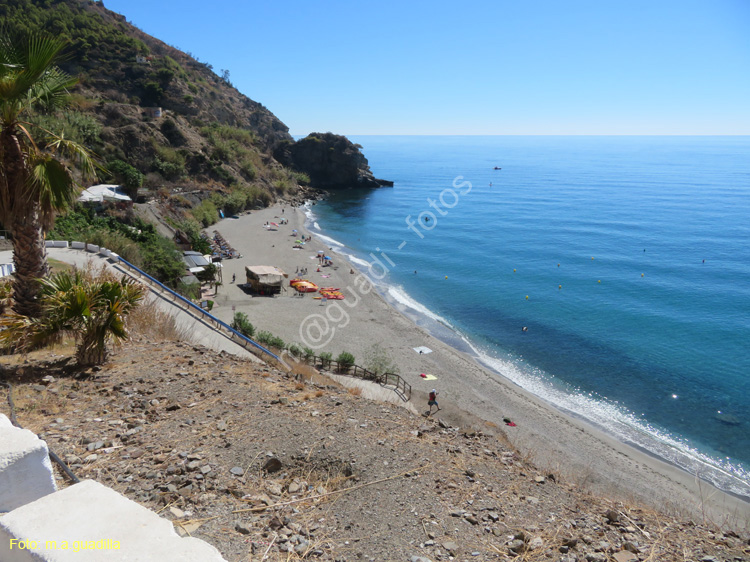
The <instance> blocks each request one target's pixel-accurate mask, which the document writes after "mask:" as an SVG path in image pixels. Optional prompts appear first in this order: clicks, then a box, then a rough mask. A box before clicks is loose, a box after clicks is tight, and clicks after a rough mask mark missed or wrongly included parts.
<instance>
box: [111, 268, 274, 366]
mask: <svg viewBox="0 0 750 562" xmlns="http://www.w3.org/2000/svg"><path fill="white" fill-rule="evenodd" d="M117 259H118V260H119V261H120V262H121V263H124V264H125V265H126V266H127V267H129V268H130V269H133V270H135V271H137V272H138V273H139V274H140V275H142V276H143V277H145V278H146V279H148V280H149V281H151V282H152V283H154V284H156V285H158V286H159V287H161V288H162V289H163V290H164V291H166V292H168V293H169V294H171V295H172V297H174V298H176V299H178V300H180V301H182V302H183V303H184V304H186V305H187V306H189V307H192V308H194V309H195V310H197V311H198V312H200V313H201V314H203V315H205V316H208V317H209V318H210V319H211V320H212V321H214V322H216V323H217V324H218V325H219V326H221V327H222V328H225V329H226V330H228V331H229V332H231V333H232V334H234V335H235V336H237V337H238V338H240V339H241V340H243V341H245V342H247V343H249V344H250V345H252V346H253V347H255V348H257V349H259V350H260V351H262V352H263V353H265V354H267V355H270V356H271V357H273V358H274V359H276V360H277V361H281V359H280V358H279V356H278V355H276V354H274V353H272V352H270V351H269V350H267V349H266V348H265V347H263V346H262V345H260V344H259V343H258V342H254V341H253V340H251V339H250V338H248V337H247V336H245V335H243V334H240V333H239V332H238V331H237V330H235V329H234V328H232V327H231V326H230V325H229V324H227V323H226V322H222V321H221V320H219V319H218V318H216V316H214V315H212V314H209V313H208V312H206V311H205V310H203V309H202V308H201V307H200V306H198V305H197V304H195V303H194V302H192V301H189V300H188V299H186V298H185V297H183V296H182V295H181V294H179V293H175V292H174V291H173V290H172V289H170V288H169V287H166V286H165V285H164V284H163V283H161V282H160V281H157V280H156V279H154V278H153V277H151V276H150V275H149V274H148V273H146V272H145V271H143V270H141V269H140V268H138V267H136V266H134V265H133V264H132V263H130V262H129V261H127V260H124V259H122V258H121V257H120V256H117Z"/></svg>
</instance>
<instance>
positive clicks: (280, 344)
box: [268, 336, 286, 350]
mask: <svg viewBox="0 0 750 562" xmlns="http://www.w3.org/2000/svg"><path fill="white" fill-rule="evenodd" d="M268 345H270V346H271V347H275V348H276V349H282V350H283V349H286V342H285V341H284V340H282V339H281V338H280V337H278V336H271V339H270V340H269V342H268Z"/></svg>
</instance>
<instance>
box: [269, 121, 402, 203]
mask: <svg viewBox="0 0 750 562" xmlns="http://www.w3.org/2000/svg"><path fill="white" fill-rule="evenodd" d="M361 148H362V147H361V146H360V145H358V144H354V143H352V142H351V141H350V140H349V139H347V138H346V137H344V136H342V135H334V134H333V133H311V134H310V135H308V136H307V137H305V138H304V139H300V140H298V141H297V142H288V141H285V142H281V143H279V145H278V146H277V148H276V150H274V156H275V157H276V159H277V160H278V161H279V162H281V163H282V164H284V165H285V166H288V167H290V168H293V169H295V170H298V171H300V172H303V173H305V174H307V175H308V176H309V177H310V181H311V183H312V185H313V187H318V188H322V189H342V188H350V187H392V186H393V182H391V181H387V180H380V179H377V178H375V176H373V174H372V171H371V170H370V166H369V164H368V162H367V158H365V156H364V154H362V152H361V151H360V149H361Z"/></svg>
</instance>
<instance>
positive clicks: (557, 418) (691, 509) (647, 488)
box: [207, 205, 750, 528]
mask: <svg viewBox="0 0 750 562" xmlns="http://www.w3.org/2000/svg"><path fill="white" fill-rule="evenodd" d="M282 218H283V219H286V220H287V221H288V224H281V221H280V220H279V219H282ZM267 222H276V223H279V226H278V227H273V228H271V229H269V228H266V226H265V224H266V223H267ZM304 222H305V214H304V212H303V209H301V208H293V207H291V206H289V205H286V206H283V205H277V206H274V207H270V208H268V209H264V210H261V211H253V212H252V213H250V214H246V215H243V216H241V217H239V218H234V219H233V218H228V219H224V220H222V221H221V222H219V223H217V224H216V225H214V226H212V227H211V228H209V229H207V232H208V233H209V234H211V233H212V232H213V231H214V230H217V231H218V232H220V233H221V234H222V235H223V236H224V238H225V239H226V240H227V242H228V243H229V244H230V245H232V246H233V247H234V248H235V249H236V250H237V251H239V252H240V253H241V254H242V256H243V257H242V258H241V259H231V260H225V261H224V262H223V279H224V283H223V285H222V286H221V287H220V288H219V291H218V295H217V296H216V297H212V298H213V299H214V301H215V303H216V306H215V307H214V309H213V311H212V312H213V314H215V315H216V316H217V317H219V318H220V319H222V320H225V321H227V322H231V320H232V317H233V315H234V312H235V311H236V312H244V313H246V314H247V316H248V318H249V319H250V321H251V322H252V324H253V325H254V326H255V328H256V330H267V331H269V332H271V333H272V334H274V335H276V336H279V337H281V338H282V339H283V340H284V341H285V342H287V343H291V342H295V343H297V344H298V345H305V346H308V347H312V348H314V349H315V351H316V354H319V353H320V352H321V351H329V352H331V353H332V354H333V356H334V358H335V357H336V356H337V355H338V354H339V353H340V352H342V351H348V352H350V353H352V354H354V356H355V357H356V362H357V363H358V364H360V365H362V364H364V363H365V357H366V355H367V354H368V352H369V351H370V350H372V347H373V345H374V344H379V345H380V346H381V347H382V348H383V349H385V350H386V351H387V352H388V354H389V357H390V359H391V361H392V362H393V363H394V364H396V365H398V368H399V371H400V374H401V376H402V377H403V378H404V379H405V380H406V381H407V382H408V383H409V384H411V385H412V388H413V391H414V392H413V395H412V401H411V402H412V404H413V406H414V407H416V410H417V411H419V412H424V411H426V410H427V393H428V392H429V390H430V389H432V388H436V389H438V391H439V392H440V395H439V399H440V406H441V411H440V414H439V415H440V416H441V417H443V418H444V419H446V420H447V421H448V422H449V423H452V424H454V425H458V426H461V427H467V426H474V427H475V428H476V429H481V430H482V431H485V432H487V431H488V430H493V429H494V430H496V431H504V433H505V435H507V439H508V440H509V441H510V442H511V443H512V444H513V445H514V446H515V447H516V448H517V449H518V450H519V451H520V452H521V454H523V455H526V456H528V457H529V458H530V459H531V461H532V462H534V463H535V464H536V465H537V466H538V467H539V468H540V469H543V470H548V471H549V472H550V473H553V474H555V475H557V476H558V477H562V478H564V479H566V480H567V481H569V482H574V483H577V484H579V485H580V486H581V487H584V488H586V489H589V490H591V491H592V492H594V493H599V494H602V495H607V496H609V497H614V498H620V499H622V500H624V501H632V502H636V503H642V504H646V505H650V506H654V507H656V508H660V509H666V510H667V511H677V512H680V513H683V514H684V513H687V514H689V515H690V516H691V517H694V518H696V519H697V520H701V519H703V518H705V519H706V520H707V521H711V522H713V523H716V524H719V525H722V524H725V523H729V524H730V525H732V526H735V527H739V528H750V503H748V502H747V501H744V500H742V499H739V498H736V497H734V496H731V495H728V494H725V493H723V492H721V491H719V490H717V489H716V488H714V487H712V486H711V485H710V484H707V483H706V482H702V481H700V480H698V479H696V478H695V477H693V476H691V475H689V474H688V473H686V472H684V471H682V470H680V469H678V468H677V467H675V466H673V465H671V464H668V463H666V462H663V461H661V460H659V459H657V458H654V457H653V456H651V455H649V454H646V453H644V452H642V451H640V450H637V449H635V448H633V447H629V446H627V445H625V444H622V443H620V442H618V441H616V440H614V439H612V438H610V437H609V436H607V435H605V434H604V433H603V432H601V431H599V430H598V429H597V428H595V427H593V426H591V425H589V424H587V423H585V422H583V421H582V420H579V419H576V418H572V417H570V416H567V415H565V414H564V413H563V412H560V411H559V410H557V409H555V408H553V407H551V406H550V405H548V404H547V403H545V402H543V401H541V400H540V399H538V398H536V397H535V396H533V395H531V394H530V393H528V392H526V391H524V390H523V389H521V388H520V387H518V386H517V385H515V384H514V383H512V382H510V381H508V380H507V379H504V378H503V377H501V376H499V375H497V374H496V373H493V372H490V371H489V370H488V369H485V368H484V367H483V366H481V365H479V364H478V363H477V362H476V361H475V360H474V359H473V358H472V357H470V356H468V355H466V354H464V353H462V352H460V351H458V350H456V349H454V348H453V347H451V346H449V345H447V344H445V343H443V342H442V341H440V340H438V339H437V338H435V337H432V336H431V335H430V334H429V333H427V331H426V330H424V329H423V328H421V327H419V326H417V325H415V323H414V322H413V321H412V320H410V319H408V318H407V317H406V316H404V315H403V314H401V313H400V312H399V311H397V310H396V309H394V308H393V307H392V306H390V305H389V304H388V303H387V302H386V301H385V300H384V298H383V297H381V296H380V295H379V294H378V293H377V292H376V291H375V290H374V289H373V287H372V285H371V284H370V283H369V282H368V281H367V278H366V277H364V276H363V275H361V273H360V272H359V271H358V270H357V269H356V268H354V267H353V266H352V265H351V264H350V263H348V262H346V261H345V260H344V259H342V257H341V256H340V255H338V254H336V253H335V251H333V250H331V248H330V247H329V246H327V245H325V244H324V243H323V241H321V240H320V239H319V238H317V236H316V233H315V232H314V231H312V232H307V231H306V230H305V229H304ZM295 229H296V230H297V231H298V232H299V233H301V234H302V235H305V236H307V235H311V236H312V241H311V242H308V243H306V244H305V245H304V246H303V249H294V248H293V246H294V245H295V240H297V239H298V237H296V236H294V235H293V232H292V231H293V230H295ZM319 251H323V252H325V255H328V256H330V257H331V258H332V260H333V266H332V267H321V268H320V272H318V271H317V269H318V265H319V262H318V259H317V256H318V252H319ZM247 265H272V266H277V267H279V268H281V269H282V270H284V271H285V272H286V273H288V274H289V279H292V278H294V277H295V276H296V274H295V272H296V271H298V270H299V269H300V268H307V271H308V274H307V275H304V276H303V277H304V278H306V279H309V280H310V281H312V282H313V283H316V284H317V285H318V286H320V287H326V286H330V287H336V288H340V289H341V290H342V292H343V293H344V294H345V296H346V298H345V300H343V301H328V302H325V303H324V302H322V301H321V300H316V299H314V298H313V296H314V294H308V295H305V296H304V297H298V296H295V293H294V292H293V291H292V290H291V289H290V288H289V286H288V280H289V279H288V280H287V281H286V282H285V287H286V290H285V291H282V293H281V294H280V295H277V296H275V297H268V296H256V295H253V294H250V293H248V292H246V291H245V290H243V288H242V286H241V284H243V283H244V282H245V266H247ZM352 271H354V273H352ZM233 275H235V276H236V282H235V283H232V282H231V280H232V276H233ZM420 346H425V347H427V348H429V349H431V350H432V352H430V353H423V354H420V353H418V352H416V351H414V348H416V347H420ZM420 373H429V374H433V375H435V377H437V378H436V380H432V381H426V380H424V379H423V378H421V377H420ZM504 417H507V418H510V419H512V420H513V421H514V422H515V423H516V424H517V425H516V426H515V427H507V426H505V425H504V424H503V421H502V420H503V418H504ZM488 424H489V425H488Z"/></svg>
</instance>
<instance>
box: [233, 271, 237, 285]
mask: <svg viewBox="0 0 750 562" xmlns="http://www.w3.org/2000/svg"><path fill="white" fill-rule="evenodd" d="M235 279H237V274H236V273H232V283H234V280H235Z"/></svg>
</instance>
